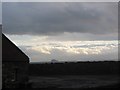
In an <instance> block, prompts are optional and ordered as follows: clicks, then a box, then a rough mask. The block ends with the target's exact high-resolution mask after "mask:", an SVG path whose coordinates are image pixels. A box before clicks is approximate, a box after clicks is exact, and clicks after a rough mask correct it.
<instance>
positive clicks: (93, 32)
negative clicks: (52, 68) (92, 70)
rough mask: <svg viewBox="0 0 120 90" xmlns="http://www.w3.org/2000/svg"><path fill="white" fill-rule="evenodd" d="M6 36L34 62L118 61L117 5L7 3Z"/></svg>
mask: <svg viewBox="0 0 120 90" xmlns="http://www.w3.org/2000/svg"><path fill="white" fill-rule="evenodd" d="M2 5H3V6H2V15H3V17H2V19H3V20H2V24H3V33H4V34H5V35H6V36H7V37H8V38H9V39H10V40H12V41H13V42H14V43H15V44H16V45H17V46H18V47H19V48H21V49H22V50H23V52H25V53H26V54H27V55H28V56H29V57H30V61H31V62H39V61H42V62H44V61H45V62H46V61H51V60H52V59H56V60H58V61H79V60H81V61H88V60H89V61H91V60H117V59H118V49H117V48H118V42H117V39H118V3H117V2H106V3H105V2H101V3H100V2H84V3H83V2H79V3H78V2H77V3H75V2H59V3H57V2H56V3H55V2H39V3H38V2H26V3H25V2H12V3H8V2H6V3H5V2H4V3H3V4H2Z"/></svg>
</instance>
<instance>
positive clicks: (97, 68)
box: [29, 61, 120, 75]
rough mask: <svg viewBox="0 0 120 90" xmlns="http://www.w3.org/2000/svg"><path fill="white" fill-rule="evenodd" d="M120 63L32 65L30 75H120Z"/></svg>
mask: <svg viewBox="0 0 120 90" xmlns="http://www.w3.org/2000/svg"><path fill="white" fill-rule="evenodd" d="M119 63H120V62H117V61H116V62H110V61H109V62H77V63H74V62H70V63H53V64H52V63H51V64H47V63H46V64H30V66H29V74H30V75H105V74H118V73H119Z"/></svg>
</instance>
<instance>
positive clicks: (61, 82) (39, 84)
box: [29, 75, 120, 88]
mask: <svg viewBox="0 0 120 90" xmlns="http://www.w3.org/2000/svg"><path fill="white" fill-rule="evenodd" d="M29 78H30V81H29V82H32V88H96V87H105V86H108V87H110V86H114V85H117V84H118V83H119V80H120V79H119V76H117V75H60V76H59V75H57V76H36V77H34V76H31V77H29Z"/></svg>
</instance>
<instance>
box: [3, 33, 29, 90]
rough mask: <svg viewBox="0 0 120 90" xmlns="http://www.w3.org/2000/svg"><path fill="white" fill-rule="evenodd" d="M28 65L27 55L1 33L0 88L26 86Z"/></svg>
mask: <svg viewBox="0 0 120 90" xmlns="http://www.w3.org/2000/svg"><path fill="white" fill-rule="evenodd" d="M28 65H29V58H28V56H27V55H25V54H24V53H23V52H22V51H21V50H20V49H19V48H18V47H17V46H16V45H15V44H13V43H12V42H11V41H10V40H9V39H8V38H7V37H6V36H5V35H4V34H2V88H20V87H26V86H27V84H28V80H29V79H28Z"/></svg>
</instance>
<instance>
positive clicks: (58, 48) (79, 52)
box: [7, 35, 118, 62]
mask: <svg viewBox="0 0 120 90" xmlns="http://www.w3.org/2000/svg"><path fill="white" fill-rule="evenodd" d="M7 37H9V38H10V39H11V40H12V42H14V43H15V44H16V45H17V46H18V47H19V48H21V49H22V51H23V52H25V53H26V54H27V55H28V56H29V57H30V61H31V62H49V61H51V60H52V59H56V60H58V61H99V60H102V61H104V60H118V41H117V40H109V41H108V40H107V41H101V40H95V41H60V40H59V41H57V40H49V37H48V36H41V37H40V36H29V35H7Z"/></svg>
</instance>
